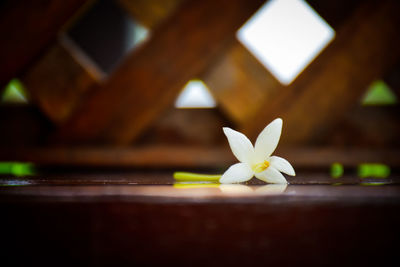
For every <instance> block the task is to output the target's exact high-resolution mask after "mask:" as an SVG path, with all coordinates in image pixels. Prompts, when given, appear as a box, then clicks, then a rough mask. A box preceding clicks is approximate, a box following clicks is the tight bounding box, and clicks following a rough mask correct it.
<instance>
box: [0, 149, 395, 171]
mask: <svg viewBox="0 0 400 267" xmlns="http://www.w3.org/2000/svg"><path fill="white" fill-rule="evenodd" d="M274 154H275V155H279V156H282V157H284V158H286V159H287V160H289V161H290V162H291V164H292V165H293V166H294V168H295V169H296V170H299V169H308V170H314V171H315V170H317V171H318V170H321V169H325V170H326V169H328V168H329V167H330V166H331V165H332V163H334V162H339V163H341V164H343V165H344V166H345V167H356V166H357V165H359V164H360V163H368V162H370V163H383V164H387V165H389V166H390V167H392V168H399V167H400V151H399V150H398V149H386V148H376V149H370V148H356V147H344V148H337V147H317V148H309V147H297V148H296V147H291V148H289V147H286V148H285V147H279V149H278V150H277V151H276V153H274ZM0 160H1V161H23V162H32V163H35V164H38V165H42V166H49V167H51V166H64V167H94V168H101V167H104V168H106V167H115V168H121V167H124V168H139V169H140V168H151V169H157V168H174V169H176V168H190V169H193V170H195V169H196V168H209V169H219V170H220V171H221V172H223V171H225V170H226V168H227V167H229V166H230V165H231V164H233V163H235V162H237V160H236V159H235V158H234V156H233V155H232V152H231V151H230V149H229V147H228V145H227V144H226V145H223V146H209V147H206V146H182V145H148V146H141V147H124V148H122V147H119V148H118V147H23V148H19V149H15V148H8V149H7V148H5V149H2V150H1V151H0Z"/></svg>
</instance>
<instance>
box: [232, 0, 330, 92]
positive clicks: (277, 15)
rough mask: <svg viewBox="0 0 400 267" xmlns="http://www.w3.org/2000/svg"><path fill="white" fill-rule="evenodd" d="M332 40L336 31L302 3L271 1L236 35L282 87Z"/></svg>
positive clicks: (298, 1) (296, 1)
mask: <svg viewBox="0 0 400 267" xmlns="http://www.w3.org/2000/svg"><path fill="white" fill-rule="evenodd" d="M334 36H335V31H334V30H333V29H332V28H331V27H330V26H329V25H328V24H327V23H326V22H325V21H324V20H323V19H322V18H321V17H320V16H319V15H318V14H317V13H316V12H315V11H314V10H313V9H312V8H311V7H310V6H309V5H308V4H307V3H306V2H305V1H302V0H270V1H268V2H267V3H265V4H264V5H263V6H262V7H261V8H260V9H259V10H258V11H257V12H256V13H255V14H254V15H253V16H252V17H251V18H250V19H249V20H248V21H247V22H246V23H245V24H244V25H243V26H242V27H241V28H240V29H239V31H238V32H237V37H238V39H239V41H240V42H241V43H243V45H245V46H246V47H247V48H248V49H249V50H250V52H251V53H252V54H253V55H254V56H255V57H256V58H257V59H258V60H259V61H260V62H261V63H262V64H263V65H264V66H265V67H266V68H267V69H268V70H269V71H270V72H271V73H272V74H273V75H274V76H275V77H276V78H277V79H278V80H279V81H280V82H281V83H282V84H285V85H287V84H290V83H291V82H292V81H293V80H294V79H295V78H296V77H297V76H298V75H299V74H300V73H301V72H302V71H303V70H304V69H305V68H306V67H307V65H308V64H310V63H311V61H313V59H314V58H315V57H316V56H317V55H318V54H319V53H320V52H321V51H322V50H323V49H324V48H325V47H326V46H327V44H328V43H329V42H331V41H332V40H333V38H334Z"/></svg>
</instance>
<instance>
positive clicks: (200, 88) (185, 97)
mask: <svg viewBox="0 0 400 267" xmlns="http://www.w3.org/2000/svg"><path fill="white" fill-rule="evenodd" d="M175 107H176V108H214V107H216V102H215V100H214V98H213V96H212V95H211V93H210V90H209V89H208V88H207V85H206V84H205V83H204V82H203V81H201V80H190V81H189V82H188V83H187V84H186V85H185V87H184V88H183V89H182V92H181V93H180V94H179V96H178V98H177V99H176V101H175Z"/></svg>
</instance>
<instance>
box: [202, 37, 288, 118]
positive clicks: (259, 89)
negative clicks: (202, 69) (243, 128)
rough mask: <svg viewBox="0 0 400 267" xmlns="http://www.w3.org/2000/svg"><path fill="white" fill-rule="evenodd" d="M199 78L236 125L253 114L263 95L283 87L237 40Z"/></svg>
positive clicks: (258, 108) (260, 104)
mask: <svg viewBox="0 0 400 267" xmlns="http://www.w3.org/2000/svg"><path fill="white" fill-rule="evenodd" d="M202 79H203V80H204V82H205V83H206V84H207V85H208V86H209V88H210V90H211V91H212V92H213V95H214V96H215V98H216V99H217V102H218V104H219V105H220V106H221V109H222V110H223V111H224V113H225V114H226V116H227V117H229V118H230V119H231V120H232V121H233V122H235V123H236V125H241V124H245V123H246V122H247V121H248V120H249V119H251V118H252V117H254V116H256V115H257V112H258V111H259V110H260V109H262V108H263V107H262V105H263V104H264V101H265V99H272V98H273V97H274V96H275V95H276V94H277V93H279V90H280V89H281V87H282V86H281V85H280V83H279V82H278V81H277V80H276V78H275V77H274V76H272V74H271V73H270V72H268V70H266V69H265V67H264V66H263V65H261V63H260V62H259V61H258V60H257V59H256V58H255V57H254V56H253V55H252V54H250V52H249V51H248V50H247V49H246V48H245V47H243V45H242V44H240V43H239V42H238V41H237V40H236V41H235V42H234V43H233V44H232V46H231V47H230V48H229V49H227V51H226V52H225V54H224V55H223V56H222V57H221V58H220V59H219V60H218V62H217V63H215V64H214V65H213V67H212V68H210V69H208V70H207V71H206V73H205V74H203V75H202Z"/></svg>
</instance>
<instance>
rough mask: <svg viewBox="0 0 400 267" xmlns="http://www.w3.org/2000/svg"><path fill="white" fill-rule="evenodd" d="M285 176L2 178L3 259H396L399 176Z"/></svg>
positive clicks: (383, 262)
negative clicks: (281, 180)
mask: <svg viewBox="0 0 400 267" xmlns="http://www.w3.org/2000/svg"><path fill="white" fill-rule="evenodd" d="M290 181H291V182H292V184H290V185H288V186H287V187H286V186H280V185H265V184H257V183H254V182H253V183H251V184H248V185H228V186H219V185H212V184H201V185H188V184H185V185H182V184H179V185H173V180H172V176H171V173H170V172H168V171H159V172H156V171H154V172H149V171H142V172H139V171H135V172H133V171H132V172H130V171H126V172H118V173H117V172H97V173H92V172H87V173H64V174H54V173H53V174H47V175H41V176H37V177H30V178H28V177H26V178H15V177H3V178H0V183H1V184H2V185H3V186H1V187H0V208H1V212H2V216H1V220H0V227H1V230H2V237H1V246H2V248H1V258H2V262H3V263H7V264H8V265H17V266H28V265H29V266H31V265H34V264H33V263H37V264H41V265H49V266H60V265H61V266H77V265H79V266H80V265H83V266H84V265H110V266H120V265H129V266H132V265H135V264H136V265H148V266H154V265H167V266H169V265H179V266H180V265H184V266H197V265H198V266H200V265H201V266H216V265H219V266H226V265H227V266H228V265H232V266H237V265H242V266H251V265H258V266H275V265H278V264H279V266H289V265H300V266H301V265H305V264H307V265H318V266H321V265H324V266H325V265H328V266H339V265H340V266H341V265H346V266H347V265H352V266H358V265H361V266H365V265H367V266H378V265H379V266H388V265H389V263H390V264H391V266H395V265H396V264H395V262H394V261H396V262H397V266H399V265H398V264H399V263H400V262H399V260H398V257H397V256H396V253H397V252H398V245H397V244H398V242H399V240H400V235H399V234H400V231H399V225H400V215H399V214H400V212H399V210H400V184H399V183H398V181H399V179H398V177H389V178H387V179H383V180H382V179H381V180H379V181H383V182H384V183H385V184H384V185H379V186H372V185H378V184H377V183H376V180H366V181H365V180H360V178H357V177H344V178H342V179H341V180H335V179H333V178H330V177H328V176H327V175H323V174H314V175H311V174H300V175H298V176H297V177H296V178H295V179H292V180H290ZM360 181H361V182H364V183H363V184H360V183H359V182H360ZM371 182H372V183H371ZM332 184H334V185H332ZM5 185H19V186H5ZM7 264H6V266H8V265H7ZM2 266H4V265H2Z"/></svg>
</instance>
